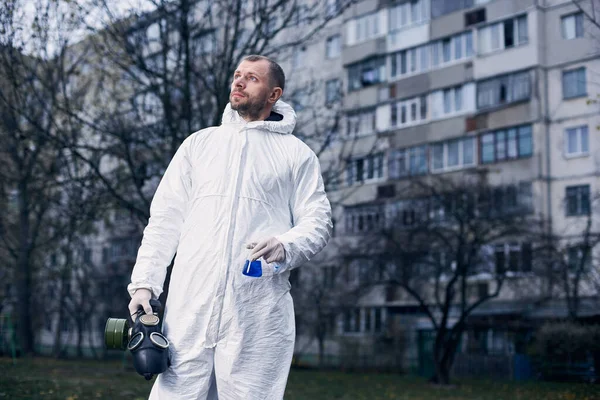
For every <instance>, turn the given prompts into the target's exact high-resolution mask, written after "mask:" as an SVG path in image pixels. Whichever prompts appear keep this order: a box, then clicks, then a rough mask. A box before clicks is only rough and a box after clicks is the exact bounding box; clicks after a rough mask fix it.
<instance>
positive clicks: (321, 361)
mask: <svg viewBox="0 0 600 400" xmlns="http://www.w3.org/2000/svg"><path fill="white" fill-rule="evenodd" d="M317 341H318V342H319V368H323V366H324V361H325V360H324V359H325V357H324V356H325V335H323V334H321V333H319V334H317Z"/></svg>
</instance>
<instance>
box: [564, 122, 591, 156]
mask: <svg viewBox="0 0 600 400" xmlns="http://www.w3.org/2000/svg"><path fill="white" fill-rule="evenodd" d="M588 152H589V138H588V127H587V125H583V126H578V127H576V128H569V129H567V130H565V154H566V155H567V156H571V157H573V156H581V155H586V154H588Z"/></svg>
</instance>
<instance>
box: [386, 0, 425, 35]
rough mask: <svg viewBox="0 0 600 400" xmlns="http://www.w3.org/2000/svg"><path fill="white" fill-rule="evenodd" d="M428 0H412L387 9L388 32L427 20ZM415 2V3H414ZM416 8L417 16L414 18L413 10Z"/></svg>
mask: <svg viewBox="0 0 600 400" xmlns="http://www.w3.org/2000/svg"><path fill="white" fill-rule="evenodd" d="M428 1H429V0H416V1H415V0H413V1H410V0H409V1H406V2H404V3H401V4H398V5H395V6H393V7H391V8H390V9H389V22H388V23H389V27H390V32H396V31H399V30H402V29H404V28H408V27H411V26H414V25H418V24H421V23H423V22H426V21H428V20H429V12H428V7H427V5H428V4H427V3H428ZM415 3H416V5H415ZM415 9H416V10H418V13H417V16H418V17H417V18H416V19H414V18H413V15H415V14H414V10H415Z"/></svg>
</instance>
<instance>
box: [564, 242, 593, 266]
mask: <svg viewBox="0 0 600 400" xmlns="http://www.w3.org/2000/svg"><path fill="white" fill-rule="evenodd" d="M591 256H592V254H591V249H590V248H589V246H587V247H586V246H583V245H581V246H571V247H569V248H568V249H567V267H568V268H569V271H570V272H572V273H576V272H578V271H584V270H589V268H590V266H591V264H592V263H591V261H592V260H591V258H592V257H591Z"/></svg>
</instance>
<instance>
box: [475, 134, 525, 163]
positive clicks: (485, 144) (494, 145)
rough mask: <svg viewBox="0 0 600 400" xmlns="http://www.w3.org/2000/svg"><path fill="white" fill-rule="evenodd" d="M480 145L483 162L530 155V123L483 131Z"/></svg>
mask: <svg viewBox="0 0 600 400" xmlns="http://www.w3.org/2000/svg"><path fill="white" fill-rule="evenodd" d="M480 145H481V162H482V163H483V164H489V163H493V162H498V161H503V160H507V159H515V158H521V157H528V156H531V154H532V152H533V141H532V137H531V125H523V126H520V127H516V128H509V129H501V130H498V131H495V132H489V133H484V134H483V135H482V136H481V139H480Z"/></svg>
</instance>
